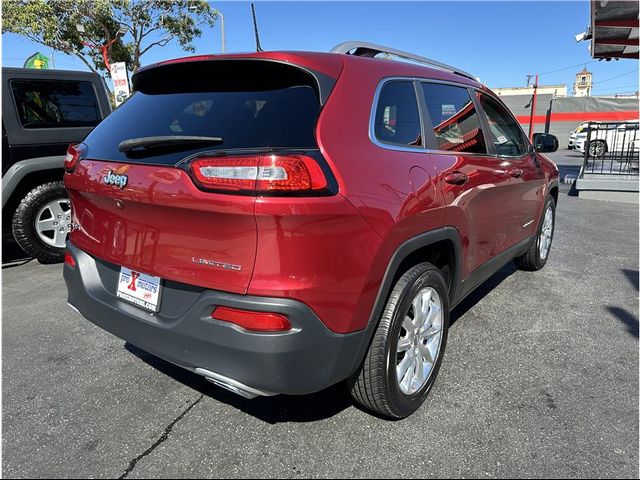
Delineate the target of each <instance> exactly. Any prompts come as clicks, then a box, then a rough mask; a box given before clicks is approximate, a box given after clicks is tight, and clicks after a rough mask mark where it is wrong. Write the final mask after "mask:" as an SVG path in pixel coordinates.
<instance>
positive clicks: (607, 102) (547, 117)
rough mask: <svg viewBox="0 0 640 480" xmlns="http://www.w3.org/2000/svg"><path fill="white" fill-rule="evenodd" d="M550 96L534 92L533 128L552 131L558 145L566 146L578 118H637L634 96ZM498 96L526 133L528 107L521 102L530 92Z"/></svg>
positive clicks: (584, 119) (636, 102) (598, 119)
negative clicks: (535, 101)
mask: <svg viewBox="0 0 640 480" xmlns="http://www.w3.org/2000/svg"><path fill="white" fill-rule="evenodd" d="M552 98H553V96H552V95H538V99H537V105H536V115H535V117H534V132H536V133H537V132H545V131H548V133H551V134H553V135H556V136H557V137H558V139H559V140H560V148H566V147H567V140H568V139H569V134H570V133H571V132H572V131H573V130H574V129H575V128H576V127H577V126H578V125H580V123H582V122H587V121H603V122H604V121H609V122H615V121H623V120H637V119H638V117H639V116H640V114H639V112H638V100H637V98H635V97H631V98H614V97H566V98H557V99H556V100H553V101H552V100H551V99H552ZM501 99H502V101H503V102H504V103H505V104H506V105H507V107H509V109H510V110H511V112H512V113H513V114H514V115H515V116H516V118H517V120H518V121H519V122H520V124H521V125H522V127H523V128H524V131H525V132H526V133H529V116H530V112H531V110H530V109H529V108H525V106H526V105H527V104H529V102H530V101H531V95H518V96H504V97H501ZM549 110H550V111H549ZM547 124H548V126H547Z"/></svg>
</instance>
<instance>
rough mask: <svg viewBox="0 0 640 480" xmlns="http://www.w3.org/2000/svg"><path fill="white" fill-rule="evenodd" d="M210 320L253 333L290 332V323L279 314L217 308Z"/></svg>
mask: <svg viewBox="0 0 640 480" xmlns="http://www.w3.org/2000/svg"><path fill="white" fill-rule="evenodd" d="M211 318H213V319H215V320H220V321H223V322H229V323H233V324H235V325H238V326H239V327H242V328H244V329H245V330H251V331H254V332H283V331H287V330H291V323H289V319H287V317H286V316H284V315H282V314H279V313H266V312H254V311H249V310H238V309H236V308H228V307H217V308H216V309H215V310H214V311H213V313H211Z"/></svg>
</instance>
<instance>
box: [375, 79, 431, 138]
mask: <svg viewBox="0 0 640 480" xmlns="http://www.w3.org/2000/svg"><path fill="white" fill-rule="evenodd" d="M374 133H375V136H376V139H377V140H378V141H380V142H382V143H386V144H389V145H397V146H403V147H421V146H422V136H421V134H420V114H419V112H418V102H417V99H416V93H415V89H414V88H413V82H411V81H391V82H387V83H385V84H384V86H383V87H382V89H381V90H380V95H379V96H378V105H377V106H376V113H375V118H374Z"/></svg>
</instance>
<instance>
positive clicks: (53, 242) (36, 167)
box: [2, 68, 111, 263]
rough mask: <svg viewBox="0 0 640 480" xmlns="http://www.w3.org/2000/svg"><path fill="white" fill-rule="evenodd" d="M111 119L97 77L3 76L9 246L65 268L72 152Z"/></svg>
mask: <svg viewBox="0 0 640 480" xmlns="http://www.w3.org/2000/svg"><path fill="white" fill-rule="evenodd" d="M110 111H111V104H110V103H109V97H108V91H107V89H106V86H105V84H104V81H103V79H102V78H101V77H100V76H99V75H97V74H95V73H90V72H73V71H63V70H36V69H27V68H3V69H2V218H3V226H4V230H3V238H5V239H6V238H10V237H11V236H12V235H13V238H15V240H16V241H17V243H18V244H19V245H20V247H22V249H23V250H24V251H25V252H26V253H28V254H29V255H31V256H32V257H34V258H36V259H37V260H39V261H40V262H42V263H53V262H57V261H61V260H62V258H63V257H64V246H65V240H66V236H67V233H68V231H69V227H70V223H71V222H70V213H71V212H70V209H71V207H70V204H69V200H68V198H67V193H66V191H65V189H64V185H63V184H62V175H63V173H64V171H63V168H62V166H63V162H64V158H65V154H66V151H67V147H68V146H69V144H71V143H78V142H81V141H82V140H83V139H84V138H85V137H86V136H87V134H88V133H89V132H90V131H91V130H92V129H93V127H95V126H96V125H97V124H98V123H100V121H102V119H103V118H104V117H106V116H107V115H108V114H109V113H110Z"/></svg>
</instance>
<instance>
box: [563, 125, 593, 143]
mask: <svg viewBox="0 0 640 480" xmlns="http://www.w3.org/2000/svg"><path fill="white" fill-rule="evenodd" d="M587 125H589V122H582V123H581V124H580V125H578V126H577V127H576V128H575V129H574V130H573V132H571V133H570V134H569V145H568V148H569V150H573V149H574V147H575V142H576V138H577V137H578V134H579V133H582V132H586V129H587Z"/></svg>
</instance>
